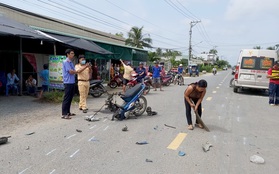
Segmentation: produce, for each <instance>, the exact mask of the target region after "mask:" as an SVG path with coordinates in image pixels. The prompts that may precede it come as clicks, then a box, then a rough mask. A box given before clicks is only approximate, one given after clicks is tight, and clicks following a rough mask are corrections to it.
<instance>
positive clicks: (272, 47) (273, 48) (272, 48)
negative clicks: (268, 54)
mask: <svg viewBox="0 0 279 174" xmlns="http://www.w3.org/2000/svg"><path fill="white" fill-rule="evenodd" d="M266 49H267V50H275V46H270V47H267V48H266Z"/></svg>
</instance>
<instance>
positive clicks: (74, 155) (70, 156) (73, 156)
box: [70, 149, 80, 158]
mask: <svg viewBox="0 0 279 174" xmlns="http://www.w3.org/2000/svg"><path fill="white" fill-rule="evenodd" d="M79 150H80V149H78V150H76V151H75V152H74V153H73V154H72V155H71V156H70V158H72V157H74V156H75V155H76V154H77V153H78V152H79Z"/></svg>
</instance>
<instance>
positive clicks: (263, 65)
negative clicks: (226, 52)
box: [241, 57, 274, 70]
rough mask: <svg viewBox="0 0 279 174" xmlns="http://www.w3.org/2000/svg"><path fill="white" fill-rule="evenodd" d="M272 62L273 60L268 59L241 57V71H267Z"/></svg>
mask: <svg viewBox="0 0 279 174" xmlns="http://www.w3.org/2000/svg"><path fill="white" fill-rule="evenodd" d="M273 62H274V58H269V57H243V58H242V63H241V69H256V70H268V69H269V68H270V67H272V65H273Z"/></svg>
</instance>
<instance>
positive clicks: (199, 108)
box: [184, 98, 202, 125]
mask: <svg viewBox="0 0 279 174" xmlns="http://www.w3.org/2000/svg"><path fill="white" fill-rule="evenodd" d="M192 100H193V102H194V103H195V104H197V102H198V99H192ZM184 103H185V109H186V118H187V122H188V125H190V124H192V114H191V105H190V104H189V103H188V102H187V100H186V99H185V98H184ZM201 105H202V104H200V105H199V106H198V114H199V115H200V117H201V115H202V106H201ZM196 123H198V122H197V120H196Z"/></svg>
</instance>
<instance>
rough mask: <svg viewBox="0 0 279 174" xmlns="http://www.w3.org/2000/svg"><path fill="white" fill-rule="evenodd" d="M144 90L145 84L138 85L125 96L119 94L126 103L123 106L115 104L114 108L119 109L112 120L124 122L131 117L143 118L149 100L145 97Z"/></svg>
mask: <svg viewBox="0 0 279 174" xmlns="http://www.w3.org/2000/svg"><path fill="white" fill-rule="evenodd" d="M144 90H145V84H143V83H138V84H136V85H135V86H134V87H132V88H130V89H128V90H127V91H126V92H125V94H119V95H120V97H121V98H122V99H123V101H124V103H123V104H122V105H118V104H116V103H115V104H113V107H115V108H117V110H116V112H115V113H114V114H113V116H112V119H111V120H114V118H117V119H118V120H123V119H125V118H129V117H130V116H141V115H142V114H143V113H144V112H145V110H146V107H147V100H146V98H145V97H144V96H143V92H144Z"/></svg>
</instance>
